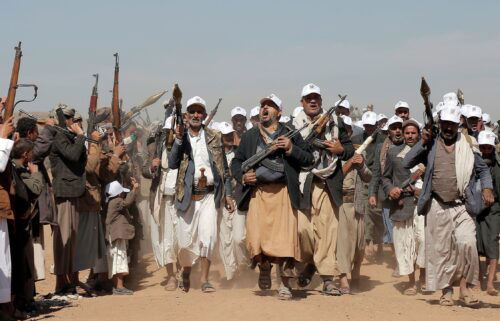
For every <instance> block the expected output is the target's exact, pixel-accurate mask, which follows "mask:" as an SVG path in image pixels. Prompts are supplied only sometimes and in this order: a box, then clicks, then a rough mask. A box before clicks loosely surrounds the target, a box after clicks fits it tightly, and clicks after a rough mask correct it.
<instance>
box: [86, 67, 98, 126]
mask: <svg viewBox="0 0 500 321" xmlns="http://www.w3.org/2000/svg"><path fill="white" fill-rule="evenodd" d="M92 76H94V77H95V84H94V87H93V88H92V95H90V104H89V119H88V120H87V134H88V135H90V134H91V133H92V132H93V131H94V130H95V125H96V124H97V123H98V122H97V121H96V112H97V96H98V94H97V83H98V82H99V74H93V75H92Z"/></svg>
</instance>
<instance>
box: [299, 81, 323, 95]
mask: <svg viewBox="0 0 500 321" xmlns="http://www.w3.org/2000/svg"><path fill="white" fill-rule="evenodd" d="M310 94H318V95H320V96H321V90H320V89H319V87H318V86H316V85H315V84H307V85H305V86H304V88H302V97H305V96H307V95H310Z"/></svg>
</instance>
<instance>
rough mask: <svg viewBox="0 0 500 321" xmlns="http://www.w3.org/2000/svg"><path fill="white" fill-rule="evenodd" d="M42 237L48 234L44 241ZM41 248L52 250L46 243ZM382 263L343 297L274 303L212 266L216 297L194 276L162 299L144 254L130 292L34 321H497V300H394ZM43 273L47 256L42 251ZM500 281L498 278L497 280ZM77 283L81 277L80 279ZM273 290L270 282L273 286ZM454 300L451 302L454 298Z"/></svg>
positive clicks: (311, 295)
mask: <svg viewBox="0 0 500 321" xmlns="http://www.w3.org/2000/svg"><path fill="white" fill-rule="evenodd" d="M46 235H47V234H46ZM46 241H47V242H48V243H47V244H51V242H50V238H47V239H46ZM386 256H387V257H388V259H387V261H386V262H384V263H383V264H374V263H370V262H368V261H366V260H365V262H364V264H363V267H362V275H363V282H362V283H363V284H362V288H361V289H360V291H359V292H357V293H355V294H354V295H349V296H342V297H325V296H322V295H321V294H320V293H319V292H318V291H317V290H318V289H319V288H320V286H319V282H318V281H317V280H315V282H314V284H313V287H314V288H315V289H314V290H309V291H295V294H296V295H297V299H296V300H293V301H290V302H283V301H280V300H278V299H277V298H276V297H275V295H276V292H275V291H270V293H263V292H261V291H259V289H258V287H257V286H256V280H257V274H256V273H254V272H252V271H248V272H247V273H244V275H243V276H242V277H241V278H240V281H238V282H235V283H228V282H227V281H224V280H223V279H222V270H221V267H220V265H219V264H217V265H216V266H215V269H214V271H213V272H212V273H211V278H212V280H213V281H214V282H213V284H214V285H215V286H216V288H217V292H215V293H211V294H204V293H202V292H201V290H200V287H199V282H197V276H198V275H197V274H196V275H193V278H192V288H191V291H190V292H189V293H183V292H181V291H180V290H178V291H176V292H166V291H165V290H164V288H163V286H164V279H165V274H166V273H165V271H164V270H162V269H158V268H157V266H156V263H155V262H154V260H153V258H152V256H151V255H145V256H144V258H143V261H142V263H143V264H141V267H140V268H138V270H136V271H135V272H134V277H133V278H132V280H131V282H130V283H129V286H130V287H131V288H132V289H134V290H135V293H134V295H132V296H119V297H118V296H112V295H107V296H100V297H97V298H80V299H79V300H75V301H72V303H71V305H70V306H66V307H63V308H58V307H55V308H53V309H52V311H51V312H49V313H47V314H45V315H41V316H39V317H37V318H36V320H42V319H45V318H50V319H53V320H166V319H170V320H177V321H181V320H239V321H246V320H252V321H255V320H280V321H283V320H287V321H291V320H331V319H337V320H398V321H401V320H422V319H425V320H426V321H433V320H454V321H459V320H467V321H469V320H489V321H492V320H498V316H499V315H500V314H499V312H500V297H491V296H486V295H483V294H479V297H480V299H481V300H483V302H485V304H484V307H483V308H481V309H471V308H466V307H461V306H455V307H450V308H448V307H441V306H439V305H438V298H439V295H438V294H437V293H434V294H430V295H417V296H414V297H405V296H403V295H402V294H401V293H400V290H401V287H402V285H404V284H403V281H405V279H404V278H394V277H392V268H391V265H390V264H389V261H390V260H391V255H390V251H389V249H388V248H387V249H386ZM46 257H47V262H46V266H47V272H48V271H49V270H48V269H49V267H50V264H51V261H52V253H51V250H50V248H47V255H46ZM47 274H48V276H47V279H46V280H44V281H40V282H38V283H37V290H38V292H40V293H41V294H47V293H49V292H51V291H53V289H54V277H53V275H51V274H50V273H47ZM498 276H499V277H500V275H498ZM81 279H82V280H84V279H85V275H82V277H81ZM273 285H274V286H273V288H275V285H276V283H273ZM499 287H500V284H499V283H497V288H499ZM456 297H457V294H456V295H455V298H456Z"/></svg>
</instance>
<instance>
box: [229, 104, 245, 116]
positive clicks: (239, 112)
mask: <svg viewBox="0 0 500 321" xmlns="http://www.w3.org/2000/svg"><path fill="white" fill-rule="evenodd" d="M236 115H241V116H245V117H247V111H246V110H245V109H244V108H242V107H239V106H237V107H234V108H233V109H231V118H233V117H234V116H236Z"/></svg>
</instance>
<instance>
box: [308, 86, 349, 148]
mask: <svg viewBox="0 0 500 321" xmlns="http://www.w3.org/2000/svg"><path fill="white" fill-rule="evenodd" d="M339 97H340V100H339V101H338V103H336V104H335V106H332V107H330V109H328V111H327V112H326V113H324V114H323V115H321V117H320V118H319V119H318V120H317V121H316V122H314V125H313V127H312V129H311V132H310V133H309V135H307V137H306V138H305V139H304V140H305V141H306V142H309V143H312V142H313V141H314V140H315V139H316V138H318V137H319V136H320V135H321V134H322V133H323V132H324V131H325V128H326V125H328V122H329V121H330V118H331V117H332V115H333V113H334V112H335V109H337V107H338V106H339V105H340V104H341V103H342V102H343V101H344V100H345V99H346V97H347V95H344V96H341V95H339Z"/></svg>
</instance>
